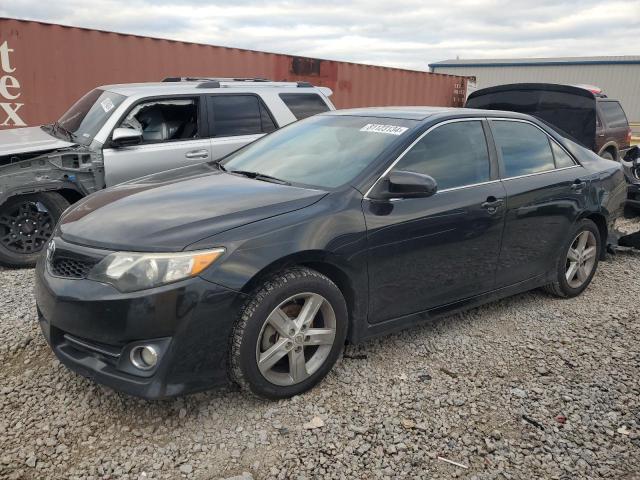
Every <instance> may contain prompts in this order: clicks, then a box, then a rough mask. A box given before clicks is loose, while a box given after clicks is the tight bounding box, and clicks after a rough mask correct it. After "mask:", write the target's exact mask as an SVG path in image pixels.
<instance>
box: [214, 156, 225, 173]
mask: <svg viewBox="0 0 640 480" xmlns="http://www.w3.org/2000/svg"><path fill="white" fill-rule="evenodd" d="M221 161H222V159H219V160H216V161H215V162H213V163H212V165H215V166H216V167H218V168H219V169H220V170H222V171H223V172H226V171H227V169H226V168H225V166H224V165H222V163H220V162H221Z"/></svg>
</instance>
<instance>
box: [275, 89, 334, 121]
mask: <svg viewBox="0 0 640 480" xmlns="http://www.w3.org/2000/svg"><path fill="white" fill-rule="evenodd" d="M280 98H281V99H282V101H283V102H284V104H285V105H286V106H287V107H288V108H289V110H291V113H293V116H294V117H296V118H297V119H298V120H302V119H303V118H307V117H311V116H313V115H316V114H318V113H322V112H328V111H329V106H328V105H327V104H326V103H325V101H324V100H323V99H322V97H321V96H320V95H318V94H317V93H281V94H280Z"/></svg>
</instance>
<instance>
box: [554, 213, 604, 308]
mask: <svg viewBox="0 0 640 480" xmlns="http://www.w3.org/2000/svg"><path fill="white" fill-rule="evenodd" d="M600 242H601V240H600V231H599V230H598V227H597V226H596V224H595V223H593V222H592V221H591V220H588V219H584V220H581V221H580V222H578V224H577V225H576V226H575V227H574V229H573V230H572V233H571V235H570V236H569V240H568V241H567V243H566V244H565V246H564V247H563V249H562V250H561V251H560V254H559V256H558V261H557V264H556V280H555V281H554V282H553V283H550V284H549V285H547V286H546V287H545V290H547V291H548V292H549V293H551V294H553V295H555V296H557V297H564V298H570V297H575V296H577V295H580V294H581V293H582V292H583V291H584V289H585V288H587V287H588V286H589V284H590V283H591V280H592V279H593V276H594V275H595V273H596V269H597V268H598V258H599V254H600V251H601V244H600Z"/></svg>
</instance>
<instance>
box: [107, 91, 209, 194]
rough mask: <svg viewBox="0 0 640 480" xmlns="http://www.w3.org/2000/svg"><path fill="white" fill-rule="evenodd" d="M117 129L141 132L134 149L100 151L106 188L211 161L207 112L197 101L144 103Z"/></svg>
mask: <svg viewBox="0 0 640 480" xmlns="http://www.w3.org/2000/svg"><path fill="white" fill-rule="evenodd" d="M117 127H125V128H134V129H136V130H139V131H141V132H142V141H141V143H139V144H137V145H131V146H116V145H114V144H113V143H112V142H111V141H110V143H108V144H107V146H106V148H104V149H103V155H104V170H105V184H106V186H107V187H110V186H112V185H116V184H118V183H122V182H125V181H127V180H131V179H133V178H139V177H142V176H145V175H149V174H152V173H156V172H161V171H164V170H170V169H173V168H178V167H183V166H186V165H191V164H194V163H201V162H205V161H207V160H208V159H210V158H211V139H210V138H209V135H208V129H207V120H206V109H205V107H204V105H202V101H201V98H200V97H172V98H166V97H165V98H160V99H145V100H143V101H141V102H139V103H137V104H136V105H134V106H133V107H131V109H130V110H129V111H128V112H127V114H126V115H125V116H124V117H123V118H122V119H121V120H120V122H118V124H117Z"/></svg>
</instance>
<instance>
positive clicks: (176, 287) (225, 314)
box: [36, 261, 243, 399]
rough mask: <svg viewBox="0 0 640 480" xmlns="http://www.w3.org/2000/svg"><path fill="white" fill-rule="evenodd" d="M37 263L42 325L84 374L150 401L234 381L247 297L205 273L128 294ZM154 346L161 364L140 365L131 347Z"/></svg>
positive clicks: (56, 350)
mask: <svg viewBox="0 0 640 480" xmlns="http://www.w3.org/2000/svg"><path fill="white" fill-rule="evenodd" d="M43 263H44V262H43V261H40V262H39V263H38V266H37V268H36V301H37V306H38V314H39V320H40V327H41V329H42V332H43V335H44V336H45V338H46V339H47V342H48V343H49V345H50V346H51V348H52V350H53V351H54V353H55V355H56V356H57V357H58V358H59V359H60V361H61V362H62V363H63V364H64V365H65V366H67V367H68V368H70V369H71V370H73V371H75V372H77V373H78V374H80V375H82V376H85V377H88V378H90V379H93V380H95V381H96V382H98V383H102V384H104V385H107V386H109V387H112V388H114V389H116V390H119V391H122V392H125V393H127V394H130V395H135V396H139V397H143V398H147V399H160V398H165V397H172V396H175V395H181V394H185V393H190V392H194V391H198V390H204V389H207V388H211V387H214V386H218V385H223V384H226V383H227V382H228V372H227V355H228V350H227V349H228V344H229V335H230V334H231V330H232V327H233V323H234V321H235V317H236V312H237V311H238V310H237V307H238V305H239V302H241V301H242V300H243V295H242V294H239V293H237V292H235V291H233V290H229V289H226V288H224V287H222V286H219V285H217V284H214V283H211V282H208V281H206V280H204V279H201V278H192V279H189V280H186V281H182V282H178V283H176V284H173V285H168V286H164V287H159V288H156V289H151V290H147V291H144V292H135V293H132V294H123V293H120V292H118V291H117V290H116V289H115V288H113V287H111V286H110V285H105V284H102V283H98V282H93V281H90V280H71V279H63V278H58V277H54V276H52V275H51V274H50V273H49V272H48V271H47V269H46V268H45V267H44V265H43ZM138 345H153V347H154V349H155V350H156V351H157V352H158V363H157V365H156V366H155V367H154V368H152V369H149V370H144V371H143V370H140V369H138V368H136V367H135V366H134V364H133V363H132V362H131V355H130V353H131V350H132V349H134V348H135V347H136V346H138Z"/></svg>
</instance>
